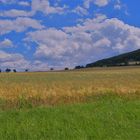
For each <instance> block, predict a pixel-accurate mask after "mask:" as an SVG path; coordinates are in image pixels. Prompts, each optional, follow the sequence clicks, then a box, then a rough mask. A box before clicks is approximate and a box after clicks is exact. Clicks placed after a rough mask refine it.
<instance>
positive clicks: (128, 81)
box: [0, 67, 140, 140]
mask: <svg viewBox="0 0 140 140" xmlns="http://www.w3.org/2000/svg"><path fill="white" fill-rule="evenodd" d="M139 106H140V68H139V67H129V68H128V67H125V68H123V67H122V68H102V69H101V68H96V69H84V70H77V71H63V72H42V73H41V72H40V73H39V72H37V73H8V74H7V73H3V74H0V139H2V140H25V139H26V140H38V139H41V140H67V139H68V140H92V139H97V140H101V139H105V140H108V139H110V140H114V139H115V140H125V139H127V140H137V139H139V138H140V135H139V132H140V131H139V130H140V126H139V124H140V122H139V120H140V108H139Z"/></svg>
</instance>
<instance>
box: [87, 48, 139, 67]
mask: <svg viewBox="0 0 140 140" xmlns="http://www.w3.org/2000/svg"><path fill="white" fill-rule="evenodd" d="M124 65H140V49H138V50H136V51H133V52H129V53H125V54H121V55H118V56H114V57H111V58H107V59H103V60H99V61H96V62H94V63H90V64H87V65H86V67H98V66H99V67H102V66H124Z"/></svg>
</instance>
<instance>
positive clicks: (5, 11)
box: [0, 0, 140, 70]
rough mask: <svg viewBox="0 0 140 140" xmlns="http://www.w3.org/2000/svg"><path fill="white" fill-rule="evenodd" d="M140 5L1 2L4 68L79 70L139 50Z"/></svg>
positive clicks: (122, 0) (125, 1)
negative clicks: (82, 66)
mask: <svg viewBox="0 0 140 140" xmlns="http://www.w3.org/2000/svg"><path fill="white" fill-rule="evenodd" d="M139 5H140V1H139V0H136V1H132V0H0V68H1V69H3V70H4V69H6V68H16V69H18V70H24V69H30V70H48V69H50V68H51V67H53V68H54V69H63V68H64V67H70V68H73V67H74V66H76V65H85V64H87V63H90V62H94V61H97V60H99V59H102V58H107V57H111V56H114V55H118V54H121V53H125V52H129V51H133V50H136V49H139V48H140V21H139V19H140V14H139V13H140V9H139Z"/></svg>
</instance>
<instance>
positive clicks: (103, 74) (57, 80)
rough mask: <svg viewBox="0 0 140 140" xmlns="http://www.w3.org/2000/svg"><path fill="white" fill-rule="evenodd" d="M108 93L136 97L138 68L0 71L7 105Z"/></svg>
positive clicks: (65, 100)
mask: <svg viewBox="0 0 140 140" xmlns="http://www.w3.org/2000/svg"><path fill="white" fill-rule="evenodd" d="M107 93H113V94H118V95H120V96H128V95H129V96H134V95H136V94H137V96H138V95H139V93H140V68H139V67H130V68H104V69H98V68H97V69H87V70H79V71H67V72H42V73H41V72H40V73H9V74H7V73H4V74H0V99H1V100H3V101H5V102H7V105H8V104H9V107H11V106H15V105H18V103H19V102H20V101H23V100H24V101H29V102H30V104H33V105H41V104H46V105H56V104H62V103H75V102H76V103H77V102H86V101H88V100H91V99H92V97H94V96H100V95H102V94H107ZM5 102H3V104H2V103H1V106H2V105H4V103H5Z"/></svg>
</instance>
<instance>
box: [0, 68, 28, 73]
mask: <svg viewBox="0 0 140 140" xmlns="http://www.w3.org/2000/svg"><path fill="white" fill-rule="evenodd" d="M28 71H29V70H28V69H25V72H28ZM1 72H7V73H9V72H14V73H16V72H17V70H16V69H9V68H7V69H5V70H4V71H2V70H1V69H0V73H1Z"/></svg>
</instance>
